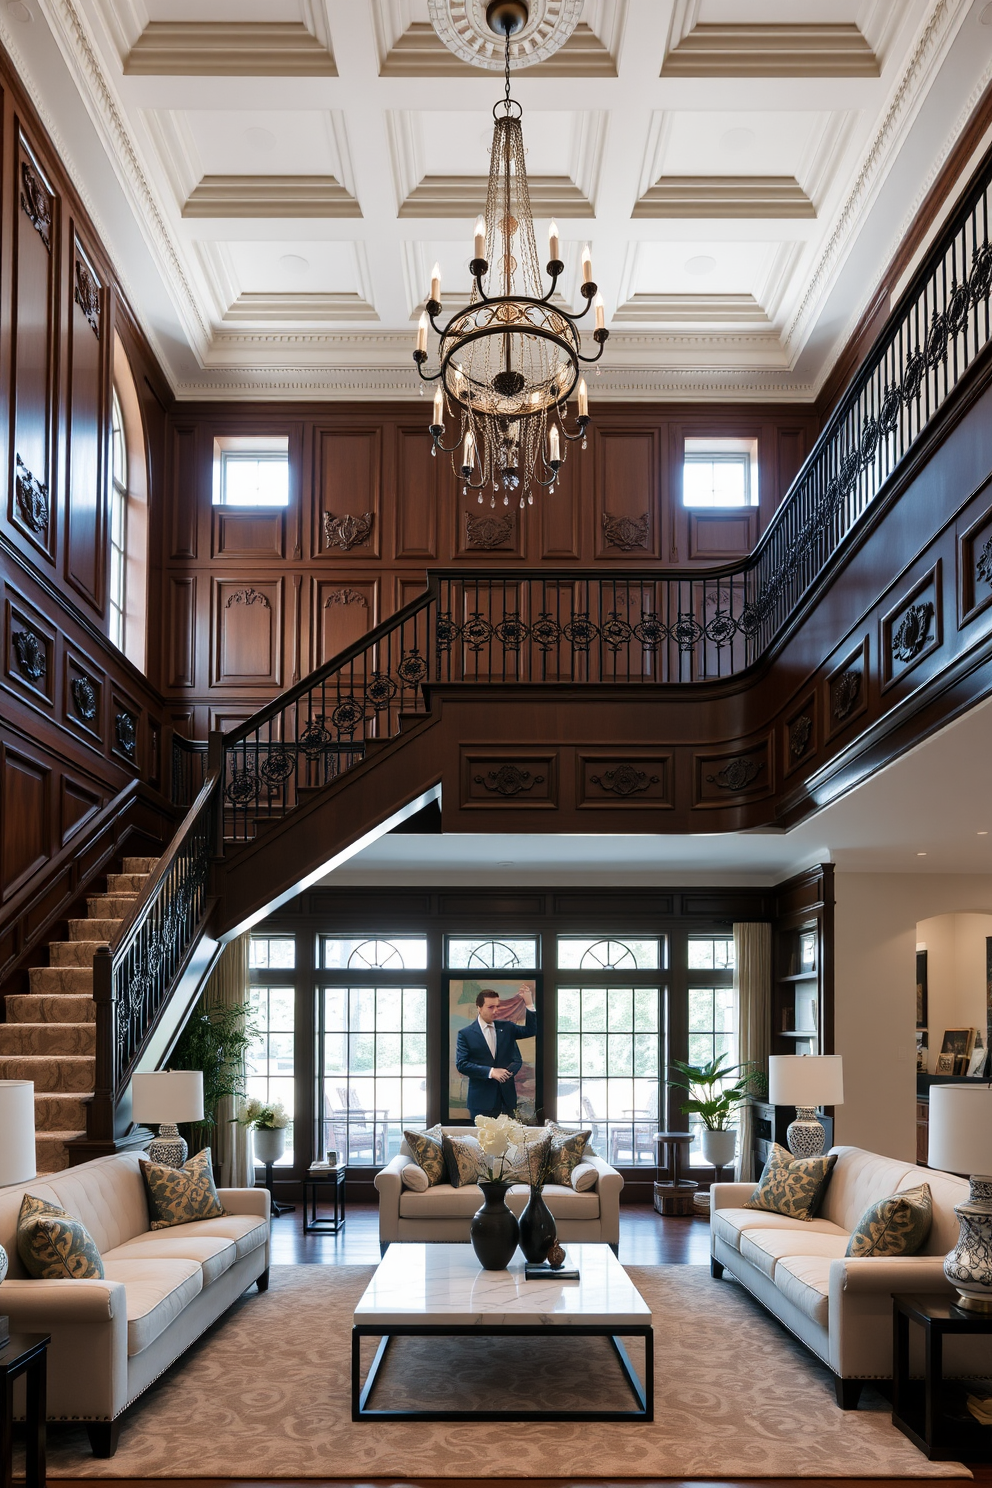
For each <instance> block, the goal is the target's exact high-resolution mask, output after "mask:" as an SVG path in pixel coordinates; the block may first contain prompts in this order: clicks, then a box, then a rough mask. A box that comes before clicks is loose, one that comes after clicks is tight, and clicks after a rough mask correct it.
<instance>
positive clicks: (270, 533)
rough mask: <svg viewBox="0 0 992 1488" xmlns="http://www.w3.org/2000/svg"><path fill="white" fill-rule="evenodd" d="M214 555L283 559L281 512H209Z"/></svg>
mask: <svg viewBox="0 0 992 1488" xmlns="http://www.w3.org/2000/svg"><path fill="white" fill-rule="evenodd" d="M211 510H212V515H213V544H212V549H213V553H214V556H215V557H217V558H249V557H252V558H284V557H285V556H286V514H285V512H284V511H267V512H245V511H225V509H224V508H223V507H222V506H215V507H213V508H212V509H211Z"/></svg>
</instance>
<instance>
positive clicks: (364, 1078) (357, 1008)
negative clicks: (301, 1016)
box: [317, 986, 427, 1167]
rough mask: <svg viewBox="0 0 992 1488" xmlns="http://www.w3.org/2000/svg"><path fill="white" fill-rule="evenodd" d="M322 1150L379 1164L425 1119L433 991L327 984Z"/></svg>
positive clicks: (320, 1051)
mask: <svg viewBox="0 0 992 1488" xmlns="http://www.w3.org/2000/svg"><path fill="white" fill-rule="evenodd" d="M317 1060H318V1076H317V1101H318V1113H319V1114H318V1137H319V1141H318V1145H319V1147H320V1155H321V1156H323V1155H324V1154H325V1153H326V1152H328V1151H330V1150H333V1151H335V1152H337V1155H338V1161H339V1162H347V1163H352V1164H356V1165H358V1166H360V1167H381V1166H382V1165H383V1163H386V1162H388V1161H389V1159H390V1158H391V1157H393V1156H395V1154H396V1153H397V1152H398V1151H399V1146H400V1142H401V1141H402V1138H403V1128H404V1127H407V1126H412V1127H421V1128H422V1127H423V1126H424V1125H425V1124H426V1120H427V988H426V987H410V986H388V987H387V986H378V987H347V986H325V987H324V988H322V989H321V992H320V994H319V1028H318V1048H317Z"/></svg>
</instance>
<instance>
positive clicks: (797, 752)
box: [789, 713, 813, 759]
mask: <svg viewBox="0 0 992 1488" xmlns="http://www.w3.org/2000/svg"><path fill="white" fill-rule="evenodd" d="M812 732H813V720H812V718H810V716H809V714H808V713H801V714H800V715H799V717H798V718H794V719H793V720H792V722H791V723H790V725H789V753H790V754H791V755H792V758H793V759H802V757H803V755H804V754H805V753H806V750H807V748H808V746H809V741H810V736H811V734H812Z"/></svg>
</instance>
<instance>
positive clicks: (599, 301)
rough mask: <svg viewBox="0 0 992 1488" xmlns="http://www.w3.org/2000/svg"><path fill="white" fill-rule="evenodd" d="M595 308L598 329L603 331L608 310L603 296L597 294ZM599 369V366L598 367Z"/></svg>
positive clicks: (594, 301)
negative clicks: (604, 304)
mask: <svg viewBox="0 0 992 1488" xmlns="http://www.w3.org/2000/svg"><path fill="white" fill-rule="evenodd" d="M592 303H593V309H594V310H595V311H596V329H597V331H602V330H603V329H604V328H605V326H606V312H605V311H604V309H603V296H602V295H601V294H597V295H596V298H595V299H594V300H593V302H592ZM596 370H597V371H598V370H599V369H598V368H597V369H596Z"/></svg>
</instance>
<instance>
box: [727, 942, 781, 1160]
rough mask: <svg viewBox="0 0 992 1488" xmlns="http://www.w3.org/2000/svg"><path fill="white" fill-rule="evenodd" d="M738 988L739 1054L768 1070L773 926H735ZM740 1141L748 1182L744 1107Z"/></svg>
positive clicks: (748, 1126) (749, 1130)
mask: <svg viewBox="0 0 992 1488" xmlns="http://www.w3.org/2000/svg"><path fill="white" fill-rule="evenodd" d="M734 963H735V965H736V967H737V970H736V971H735V973H734V991H735V992H736V994H737V1057H738V1059H739V1060H740V1062H741V1064H751V1063H753V1064H756V1065H757V1066H758V1068H759V1069H760V1070H761V1071H762V1072H763V1073H764V1074H767V1073H768V1051H769V1045H770V1035H771V1002H772V927H771V925H768V924H764V923H755V924H750V923H748V924H738V925H735V926H734ZM738 1130H739V1135H738V1140H737V1178H738V1181H739V1182H742V1183H743V1182H747V1181H749V1180H750V1179H752V1178H753V1177H754V1176H755V1173H754V1113H753V1111H752V1109H751V1107H750V1106H749V1105H745V1106H741V1107H740V1115H739V1118H738Z"/></svg>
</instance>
